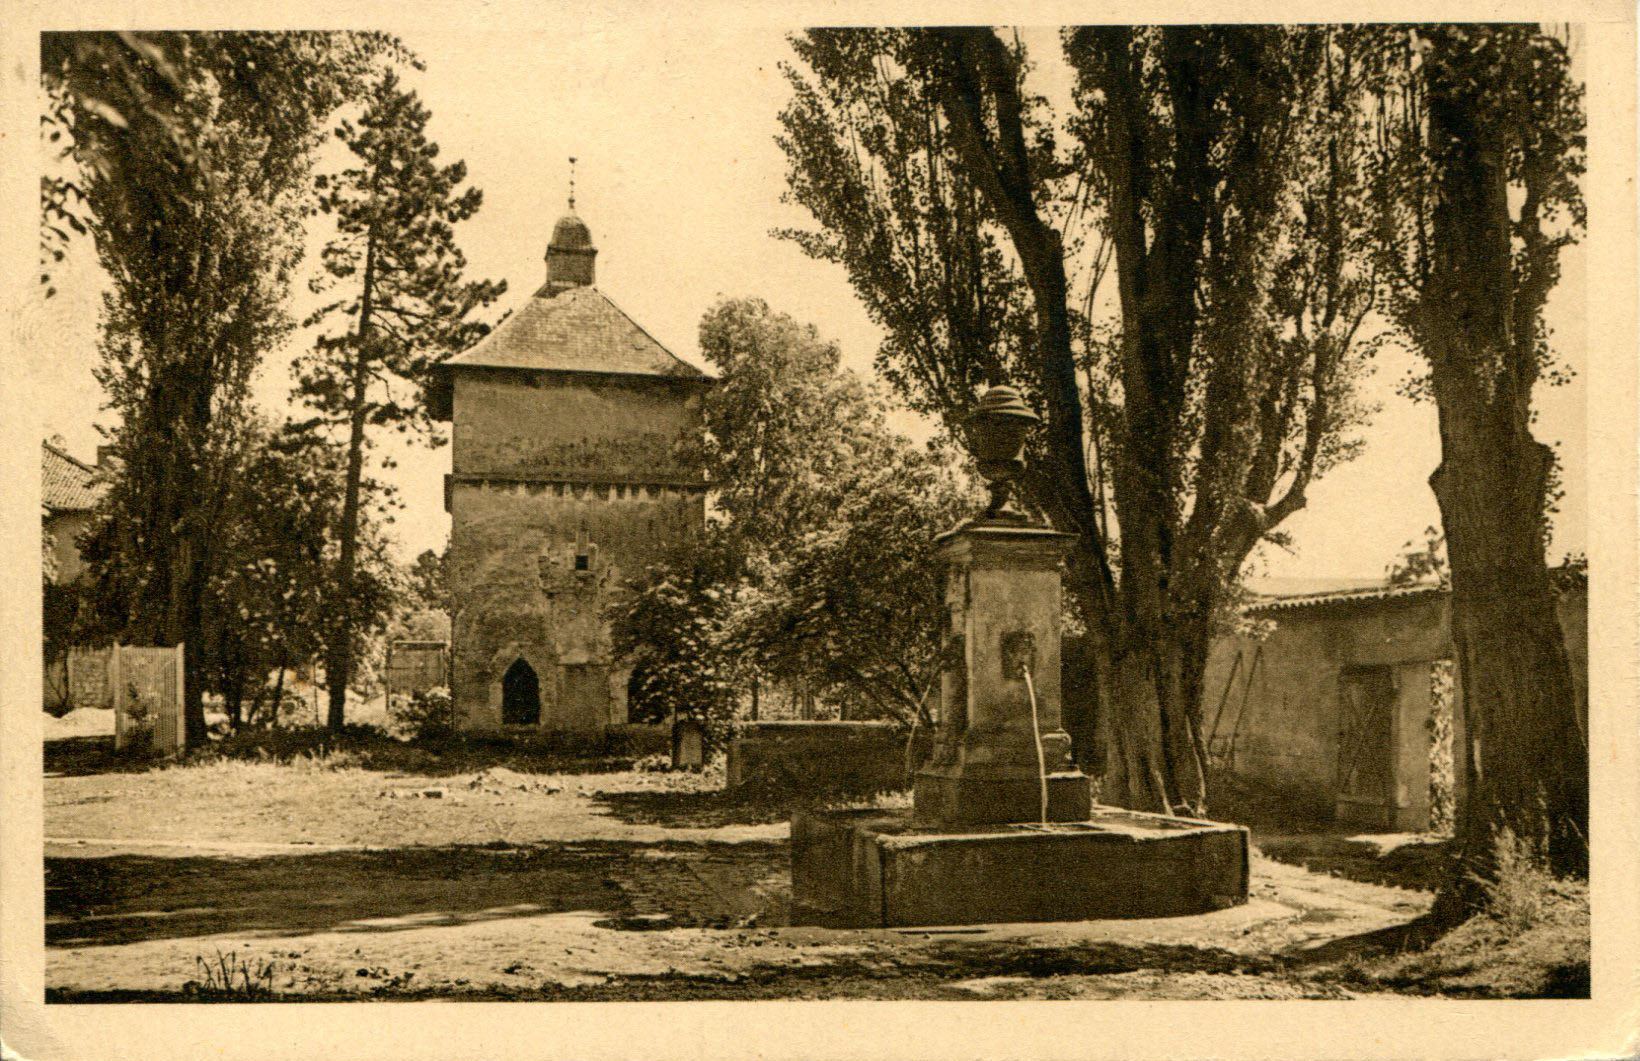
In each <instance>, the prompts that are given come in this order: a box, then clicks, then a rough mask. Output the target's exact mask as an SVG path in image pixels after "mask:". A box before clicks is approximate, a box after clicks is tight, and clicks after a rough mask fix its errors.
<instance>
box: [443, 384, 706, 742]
mask: <svg viewBox="0 0 1640 1061" xmlns="http://www.w3.org/2000/svg"><path fill="white" fill-rule="evenodd" d="M558 379H559V385H557V386H554V385H552V384H551V381H550V378H545V377H543V376H541V375H540V374H536V375H534V376H533V377H532V376H530V375H526V374H524V373H510V374H503V373H484V374H482V375H477V376H475V377H474V378H472V379H467V378H458V379H457V381H456V391H455V408H454V415H455V424H456V430H455V439H454V445H455V450H454V452H453V454H452V465H453V468H454V473H453V475H452V479H451V483H450V490H449V503H450V514H451V529H450V586H451V612H452V614H451V640H452V649H453V654H452V661H451V672H452V689H451V692H452V695H453V697H454V701H455V710H456V715H457V719H458V721H459V722H460V724H462V725H463V726H464V727H465V728H469V729H495V728H499V727H501V726H502V711H501V708H502V697H503V690H502V678H503V676H504V675H505V673H506V671H507V669H508V668H509V667H510V666H511V665H512V664H513V662H514V661H516V660H519V659H522V660H524V661H525V662H526V663H528V664H529V666H530V667H531V669H533V670H534V672H535V674H536V677H537V681H538V683H539V690H540V693H539V695H540V703H541V713H540V721H539V723H538V726H539V728H541V729H561V730H580V731H595V730H598V729H602V728H604V727H606V726H609V725H624V724H625V723H626V721H627V714H626V681H627V676H628V671H627V669H626V668H624V667H622V666H621V665H620V662H619V661H618V660H615V659H613V658H612V657H611V654H610V649H609V634H608V629H607V626H606V624H605V623H604V621H603V611H604V608H605V607H606V606H607V605H608V604H609V603H610V602H611V601H612V599H613V597H614V595H615V593H616V592H618V590H619V589H620V586H621V584H622V582H623V580H624V579H625V578H627V577H629V576H631V575H633V574H636V573H637V572H638V571H640V570H641V569H642V567H643V566H645V565H646V564H648V563H651V562H653V561H655V560H657V559H659V558H660V556H661V555H662V553H663V552H664V551H665V550H666V549H667V548H668V547H669V546H670V545H671V544H672V543H674V542H676V541H679V540H681V539H682V538H684V537H685V536H688V535H692V534H696V533H699V532H700V531H701V529H702V527H703V526H704V523H705V490H704V487H703V486H702V485H700V478H701V477H700V472H699V466H698V463H693V462H695V461H696V460H698V442H699V438H700V426H699V425H700V404H699V389H698V388H695V387H687V388H686V387H680V386H677V385H675V384H669V383H667V382H665V381H659V380H657V381H653V382H648V383H646V382H644V381H641V380H640V381H615V382H609V381H604V380H599V379H597V378H595V377H580V376H575V377H558ZM691 476H692V480H693V483H694V484H695V485H691V486H683V485H677V483H679V482H681V481H683V480H686V479H689V478H691ZM645 480H647V481H645ZM669 480H670V482H669ZM577 557H581V558H583V559H582V560H581V566H582V567H584V569H578V564H577Z"/></svg>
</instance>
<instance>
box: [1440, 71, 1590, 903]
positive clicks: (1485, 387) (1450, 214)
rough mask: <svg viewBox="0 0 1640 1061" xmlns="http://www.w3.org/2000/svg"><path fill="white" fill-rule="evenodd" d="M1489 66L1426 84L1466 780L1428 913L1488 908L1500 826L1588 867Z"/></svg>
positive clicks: (1578, 869)
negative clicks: (1451, 850)
mask: <svg viewBox="0 0 1640 1061" xmlns="http://www.w3.org/2000/svg"><path fill="white" fill-rule="evenodd" d="M1446 47H1447V48H1459V49H1461V47H1462V46H1461V45H1453V44H1450V43H1448V44H1446ZM1433 59H1434V62H1435V63H1436V64H1437V66H1436V69H1440V68H1441V65H1442V64H1452V65H1454V66H1456V67H1458V68H1459V71H1460V73H1465V72H1467V73H1469V74H1471V75H1473V74H1474V71H1464V70H1463V69H1462V67H1463V58H1462V56H1461V55H1457V54H1443V53H1442V51H1441V49H1440V48H1437V50H1436V54H1435V55H1434V56H1433ZM1495 77H1496V73H1495V72H1492V73H1490V74H1485V75H1483V76H1481V77H1480V79H1479V82H1478V84H1479V87H1478V88H1477V87H1476V86H1477V80H1476V78H1475V77H1474V76H1467V77H1466V76H1446V77H1435V76H1432V77H1431V79H1430V82H1429V125H1430V140H1431V142H1432V143H1433V144H1435V145H1437V146H1438V147H1440V148H1441V149H1443V150H1442V154H1441V156H1440V161H1441V163H1442V165H1441V167H1440V177H1439V182H1438V185H1437V188H1436V194H1437V200H1436V204H1437V205H1436V207H1435V210H1434V214H1433V219H1432V240H1431V244H1432V248H1433V249H1432V253H1431V267H1430V275H1429V281H1428V283H1427V285H1426V289H1425V290H1424V291H1423V292H1422V298H1421V304H1420V314H1421V317H1420V320H1421V323H1422V328H1421V331H1422V335H1421V339H1422V343H1423V347H1424V353H1425V354H1426V355H1427V357H1428V358H1429V363H1430V381H1431V385H1432V389H1433V391H1434V395H1435V402H1436V408H1437V410H1438V412H1439V415H1440V430H1441V464H1440V467H1438V468H1437V469H1436V471H1435V474H1434V475H1433V476H1431V478H1430V485H1431V487H1432V488H1433V490H1434V492H1435V498H1436V500H1437V501H1438V502H1439V504H1440V508H1441V522H1442V526H1443V527H1444V528H1445V531H1446V541H1447V552H1448V559H1449V562H1450V565H1451V570H1452V637H1453V644H1454V648H1455V651H1456V658H1457V661H1458V667H1459V674H1460V676H1461V681H1462V684H1463V705H1462V706H1463V711H1464V725H1465V728H1466V730H1467V740H1466V741H1465V745H1466V746H1465V747H1464V748H1462V749H1457V750H1456V752H1455V754H1456V756H1457V759H1458V763H1457V769H1460V770H1462V771H1464V776H1465V777H1466V779H1467V782H1468V785H1467V795H1466V798H1465V800H1464V803H1463V806H1461V807H1459V808H1458V822H1457V846H1458V853H1459V858H1458V860H1457V862H1456V865H1455V871H1454V875H1453V876H1452V878H1451V879H1450V880H1449V881H1448V882H1447V884H1446V886H1445V887H1444V888H1443V889H1442V891H1441V893H1440V896H1439V897H1438V899H1437V903H1436V908H1435V913H1436V916H1437V917H1438V918H1441V919H1445V920H1449V921H1450V920H1456V919H1459V918H1461V917H1462V916H1464V915H1466V914H1467V913H1468V912H1470V911H1472V910H1473V909H1476V908H1477V907H1479V906H1480V905H1482V904H1483V903H1484V901H1485V896H1484V888H1483V886H1482V884H1481V882H1482V881H1485V880H1487V879H1489V878H1491V877H1492V876H1493V875H1494V873H1495V869H1496V861H1495V856H1496V847H1495V845H1496V842H1497V839H1498V837H1499V834H1500V833H1501V831H1502V830H1504V829H1507V830H1509V831H1510V832H1512V833H1513V834H1514V835H1515V836H1516V837H1517V838H1519V839H1520V840H1521V841H1523V842H1524V843H1525V844H1526V845H1527V846H1528V847H1529V848H1531V849H1535V850H1538V851H1541V852H1542V853H1543V854H1545V855H1546V856H1547V859H1548V865H1549V866H1550V868H1551V869H1553V870H1554V871H1556V872H1561V873H1586V872H1587V870H1588V847H1587V839H1586V838H1587V828H1588V804H1589V789H1588V784H1589V779H1588V748H1587V746H1586V744H1585V740H1584V737H1583V734H1582V730H1581V728H1580V727H1579V725H1578V720H1577V707H1576V695H1575V692H1574V689H1573V685H1572V678H1571V668H1570V665H1569V663H1568V661H1567V656H1566V648H1565V641H1564V638H1563V635H1562V633H1561V629H1560V624H1559V621H1558V619H1557V616H1556V612H1555V600H1556V595H1555V592H1554V588H1553V585H1552V583H1551V582H1550V579H1549V574H1548V568H1547V565H1546V563H1545V560H1544V544H1545V539H1546V537H1547V533H1546V532H1547V525H1546V507H1547V492H1548V485H1549V477H1550V471H1551V468H1552V466H1553V461H1554V456H1553V453H1552V452H1551V451H1550V450H1549V449H1548V447H1546V446H1544V445H1543V444H1541V443H1539V442H1538V441H1537V440H1535V439H1534V438H1533V437H1532V434H1531V430H1530V422H1531V391H1532V385H1533V383H1534V382H1535V381H1536V378H1537V371H1538V366H1537V360H1536V358H1537V357H1538V350H1537V346H1536V343H1535V341H1534V340H1535V337H1534V335H1531V334H1519V332H1518V328H1519V324H1520V322H1518V321H1516V320H1515V319H1514V318H1515V316H1516V311H1517V309H1518V308H1519V307H1518V306H1517V305H1516V302H1515V298H1516V297H1518V294H1517V286H1516V276H1515V261H1514V253H1513V250H1512V247H1511V231H1510V229H1511V215H1510V209H1509V201H1508V175H1507V168H1506V165H1507V150H1506V146H1505V144H1504V143H1503V140H1502V134H1501V133H1500V132H1499V131H1498V130H1497V129H1496V123H1494V122H1488V121H1486V120H1485V119H1484V118H1480V117H1478V114H1477V111H1478V104H1477V102H1476V99H1475V97H1476V96H1477V95H1479V94H1481V93H1483V92H1484V90H1485V89H1486V88H1487V87H1488V85H1489V82H1490V80H1495ZM1528 323H1535V321H1533V322H1528Z"/></svg>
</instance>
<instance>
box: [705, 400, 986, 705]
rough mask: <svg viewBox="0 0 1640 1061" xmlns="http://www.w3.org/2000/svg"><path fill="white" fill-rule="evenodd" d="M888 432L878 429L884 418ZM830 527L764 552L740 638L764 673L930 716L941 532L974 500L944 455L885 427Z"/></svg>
mask: <svg viewBox="0 0 1640 1061" xmlns="http://www.w3.org/2000/svg"><path fill="white" fill-rule="evenodd" d="M879 430H881V429H880V427H879ZM876 441H878V442H879V443H881V444H882V446H883V452H882V453H881V454H880V456H879V458H878V459H877V460H876V461H873V462H869V463H867V462H862V464H863V466H862V467H859V468H857V469H855V470H854V472H853V473H852V474H851V475H850V477H849V479H848V482H849V483H850V490H849V492H848V496H847V498H846V499H845V500H844V502H843V503H842V504H841V505H840V506H839V507H838V508H837V509H835V510H834V511H833V513H832V515H831V519H830V520H829V522H828V524H827V525H826V526H824V527H822V528H821V529H818V530H813V531H810V532H808V533H807V534H804V535H802V536H801V537H799V538H796V539H795V540H793V541H790V542H787V543H781V547H780V548H779V549H778V551H775V552H773V553H772V554H771V555H769V556H768V557H766V558H765V559H764V561H763V564H762V567H761V569H760V570H759V571H758V573H757V575H756V577H755V578H754V579H753V580H752V581H751V584H750V585H748V586H747V587H746V589H745V590H744V592H743V593H742V594H741V596H740V598H739V599H738V601H737V615H736V619H735V624H734V640H735V642H736V643H737V644H738V645H742V646H745V648H746V649H747V650H748V651H749V652H750V658H751V660H752V661H753V662H754V663H755V664H756V666H757V667H758V669H759V670H760V671H762V673H764V674H766V675H768V676H769V677H771V678H774V679H777V680H783V681H786V682H788V683H792V684H797V683H802V684H804V685H806V686H807V687H808V688H809V689H811V690H812V691H813V692H814V693H815V694H816V695H818V696H820V697H822V698H824V699H827V700H833V701H840V702H843V703H846V704H848V705H849V707H850V708H851V711H850V714H851V715H852V716H853V717H856V718H861V717H888V718H894V719H899V720H902V721H910V720H911V719H912V718H913V717H914V716H916V715H918V714H921V715H922V716H923V720H924V721H925V722H926V721H928V714H927V712H926V701H927V698H928V695H929V692H930V690H931V686H932V683H933V681H934V680H935V678H936V676H937V673H938V668H937V661H938V654H939V650H940V644H941V639H942V637H943V636H944V629H945V608H944V595H943V592H942V589H943V585H942V582H941V579H940V574H941V567H940V563H939V561H938V559H937V557H936V555H935V547H934V534H935V532H936V531H937V530H939V529H943V528H947V527H950V526H952V525H953V524H955V523H956V521H957V519H958V517H959V516H960V515H961V514H962V512H963V511H964V510H965V509H968V510H971V509H972V508H973V505H972V498H971V497H969V496H966V495H965V493H964V492H963V491H962V490H961V489H960V488H959V486H958V484H957V481H956V480H955V477H954V476H953V475H952V474H951V473H950V471H949V469H948V468H947V467H945V466H944V465H943V464H942V463H941V462H940V461H939V460H938V459H937V458H936V457H934V456H933V455H930V454H928V453H926V452H920V451H917V450H915V449H912V448H910V447H909V446H907V445H906V444H905V443H904V442H903V440H899V439H896V438H895V437H894V436H892V435H889V434H888V433H886V432H883V433H882V434H881V435H880V436H879V437H878V439H877V440H876Z"/></svg>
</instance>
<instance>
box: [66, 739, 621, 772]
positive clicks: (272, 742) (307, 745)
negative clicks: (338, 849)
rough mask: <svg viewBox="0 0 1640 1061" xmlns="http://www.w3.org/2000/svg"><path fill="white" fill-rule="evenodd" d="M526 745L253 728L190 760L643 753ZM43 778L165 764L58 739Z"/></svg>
mask: <svg viewBox="0 0 1640 1061" xmlns="http://www.w3.org/2000/svg"><path fill="white" fill-rule="evenodd" d="M562 736H563V737H564V739H561V740H550V739H549V740H543V741H542V742H539V743H528V742H522V741H512V740H487V739H484V738H482V737H460V736H458V737H452V738H450V739H447V740H443V741H438V742H425V743H413V742H409V741H401V740H398V739H396V738H394V737H392V736H390V735H388V734H386V733H384V732H382V731H381V730H378V729H376V728H374V727H371V726H348V727H346V728H345V729H343V730H342V731H341V732H340V733H332V732H330V731H329V730H326V729H323V728H318V727H307V728H302V729H288V730H254V731H245V732H242V733H239V734H231V735H229V736H227V737H223V738H218V739H217V740H215V741H213V743H212V744H211V745H210V746H209V747H207V748H205V749H202V750H200V751H196V752H194V753H192V754H191V755H190V757H189V761H191V762H199V761H208V760H211V759H215V758H222V759H245V760H250V761H268V760H272V761H276V762H289V761H291V760H294V759H301V758H304V757H308V758H330V759H333V760H335V761H338V762H340V763H342V764H344V765H347V766H353V767H358V768H359V769H361V770H375V771H381V772H384V773H406V774H416V775H419V776H424V777H452V776H455V775H458V774H470V773H476V772H477V771H479V770H485V769H493V768H496V767H505V768H507V769H509V770H513V771H515V772H517V773H521V774H593V773H618V772H620V771H623V770H630V769H631V768H632V766H633V764H634V762H636V761H637V759H638V758H640V757H641V756H642V755H643V754H645V752H646V749H645V748H644V747H642V746H637V745H636V744H635V743H634V742H632V741H627V740H623V739H622V738H621V736H620V735H619V734H616V735H614V736H612V737H611V738H609V739H607V740H601V741H600V740H594V739H591V738H588V739H584V740H580V739H573V738H574V735H562ZM44 756H45V761H44V765H45V772H46V774H47V776H52V775H56V776H61V777H83V776H86V775H89V774H113V773H141V772H143V771H145V770H151V769H155V768H156V767H158V766H161V765H164V764H165V761H164V760H153V759H136V758H132V757H131V756H130V755H128V754H126V753H124V752H115V750H114V738H113V737H112V736H94V737H62V738H58V739H54V740H47V741H45V742H44Z"/></svg>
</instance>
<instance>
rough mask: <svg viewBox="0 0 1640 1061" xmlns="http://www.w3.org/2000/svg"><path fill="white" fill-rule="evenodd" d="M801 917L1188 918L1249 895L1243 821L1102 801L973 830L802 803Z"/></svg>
mask: <svg viewBox="0 0 1640 1061" xmlns="http://www.w3.org/2000/svg"><path fill="white" fill-rule="evenodd" d="M791 858H792V911H791V920H792V924H796V925H805V924H806V925H825V926H831V927H839V928H845V927H846V928H865V927H900V926H910V925H972V924H987V923H1005V922H1021V921H1086V920H1096V919H1104V918H1140V917H1181V916H1186V915H1190V914H1204V913H1209V912H1211V911H1213V910H1221V909H1224V908H1225V907H1229V906H1237V905H1240V904H1242V903H1245V902H1246V901H1247V875H1248V836H1247V830H1246V829H1245V828H1243V827H1242V826H1239V825H1227V824H1223V823H1220V822H1209V821H1198V820H1195V819H1189V818H1175V817H1170V816H1168V815H1161V814H1145V813H1141V812H1137V811H1130V810H1126V809H1123V808H1119V807H1103V806H1098V805H1095V806H1094V808H1093V811H1092V813H1091V814H1090V815H1089V818H1088V820H1086V821H1077V822H1050V823H1046V824H1041V823H1029V822H1020V823H1010V824H1004V825H989V826H981V827H975V826H972V825H969V826H960V825H938V824H931V823H929V822H927V821H919V820H918V819H917V818H915V817H914V816H913V813H912V812H911V811H909V810H904V811H884V810H879V809H864V810H835V811H800V812H798V813H797V814H796V815H795V816H794V817H793V819H792V855H791Z"/></svg>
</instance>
